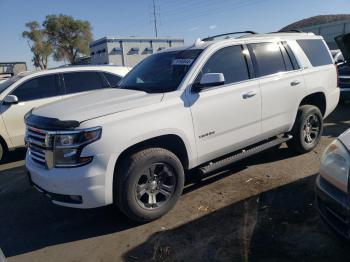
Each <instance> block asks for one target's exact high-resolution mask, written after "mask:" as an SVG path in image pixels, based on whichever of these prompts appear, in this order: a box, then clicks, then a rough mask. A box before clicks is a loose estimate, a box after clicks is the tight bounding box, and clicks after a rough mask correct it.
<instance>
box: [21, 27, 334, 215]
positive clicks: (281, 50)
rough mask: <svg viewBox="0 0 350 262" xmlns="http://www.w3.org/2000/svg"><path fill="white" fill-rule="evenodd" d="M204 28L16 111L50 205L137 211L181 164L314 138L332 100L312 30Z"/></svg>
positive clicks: (325, 53) (148, 211) (328, 66)
mask: <svg viewBox="0 0 350 262" xmlns="http://www.w3.org/2000/svg"><path fill="white" fill-rule="evenodd" d="M216 39H217V38H215V37H214V38H209V39H204V41H201V40H197V41H196V42H195V44H194V45H192V46H187V47H179V48H173V49H167V50H165V51H161V52H159V53H157V54H154V55H152V56H149V57H148V58H146V59H145V60H143V61H142V62H141V63H140V64H138V65H137V66H136V67H135V68H134V69H133V70H131V71H130V72H129V74H128V75H127V76H126V77H125V78H124V79H123V80H122V81H121V82H120V83H119V89H108V90H101V91H96V92H91V93H89V94H87V95H83V96H79V97H73V98H69V99H65V100H63V101H60V102H56V103H52V104H50V105H46V106H43V107H40V108H36V109H34V110H33V111H32V112H30V113H29V114H28V115H27V116H26V119H25V121H26V124H27V135H26V141H27V144H28V147H29V150H28V152H27V156H26V166H27V168H28V170H29V176H30V180H31V182H32V184H33V185H34V186H35V187H36V188H37V189H38V190H40V191H42V192H44V193H45V194H46V195H49V196H50V197H51V198H52V201H53V202H54V203H56V204H59V205H64V206H69V207H77V208H93V207H99V206H104V205H108V204H112V203H114V204H115V205H116V206H118V207H119V208H120V209H121V210H122V211H123V212H124V213H125V214H126V215H128V216H129V217H130V218H132V219H134V220H137V221H150V220H153V219H156V218H158V217H160V216H161V215H163V214H165V213H166V212H168V211H169V210H170V209H171V208H172V207H173V206H174V204H175V203H176V201H177V200H178V198H179V196H180V195H181V193H182V190H183V187H184V174H185V172H186V171H187V170H190V169H194V168H198V170H200V171H201V172H202V173H207V172H211V171H213V170H217V169H220V168H222V167H223V166H225V165H227V164H231V163H233V162H235V161H238V160H240V159H242V158H244V157H247V156H250V155H252V154H255V153H258V152H261V151H262V150H264V149H267V148H269V147H274V146H277V145H279V144H281V143H283V142H287V143H288V146H289V147H290V148H291V149H293V150H296V151H298V152H300V153H304V152H308V151H310V150H312V149H313V148H315V147H316V145H317V144H318V142H319V140H320V137H321V133H322V129H323V119H324V118H325V117H327V116H328V115H329V114H330V113H331V112H332V111H333V110H334V108H335V107H336V105H337V103H338V100H339V88H338V87H337V73H336V67H335V65H334V63H333V60H332V57H331V53H330V51H329V49H328V48H327V46H326V44H325V42H324V40H323V39H322V37H320V36H315V35H314V34H308V33H272V34H263V35H258V34H256V35H250V36H243V37H240V38H236V39H233V38H230V39H223V40H222V39H221V40H220V39H219V40H216Z"/></svg>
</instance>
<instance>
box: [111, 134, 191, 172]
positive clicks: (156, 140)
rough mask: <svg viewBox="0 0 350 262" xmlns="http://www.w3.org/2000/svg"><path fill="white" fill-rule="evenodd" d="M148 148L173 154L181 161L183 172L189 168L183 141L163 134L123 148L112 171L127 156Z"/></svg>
mask: <svg viewBox="0 0 350 262" xmlns="http://www.w3.org/2000/svg"><path fill="white" fill-rule="evenodd" d="M149 147H161V148H164V149H167V150H169V151H171V152H172V153H174V154H175V155H176V156H177V157H178V158H179V159H180V161H181V163H182V165H183V167H184V169H185V170H187V169H188V167H189V153H188V150H187V147H186V144H185V142H184V141H183V139H182V138H181V137H180V136H179V135H176V134H165V135H160V136H156V137H151V138H148V139H145V140H142V141H139V142H137V143H136V144H133V145H131V146H129V147H127V148H125V149H124V150H123V151H122V152H121V153H120V154H119V156H118V158H117V160H116V162H115V167H114V169H115V170H116V168H117V167H118V166H119V164H120V162H121V161H123V160H124V159H125V158H126V157H127V156H128V155H130V154H132V153H135V152H137V151H139V150H142V149H145V148H149Z"/></svg>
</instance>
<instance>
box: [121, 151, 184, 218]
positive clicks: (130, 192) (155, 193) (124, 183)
mask: <svg viewBox="0 0 350 262" xmlns="http://www.w3.org/2000/svg"><path fill="white" fill-rule="evenodd" d="M115 181H116V184H115V190H117V192H116V191H115V192H114V196H115V202H117V205H118V207H119V208H120V209H121V211H122V212H123V213H125V214H126V215H127V216H128V217H130V218H131V219H133V220H135V221H139V222H147V221H152V220H155V219H157V218H159V217H161V216H162V215H164V214H166V213H167V212H168V211H169V210H170V209H171V208H172V207H173V206H174V205H175V203H176V202H177V200H178V198H179V197H180V195H181V194H182V190H183V187H184V170H183V166H182V164H181V162H180V160H179V159H178V157H177V156H176V155H175V154H173V153H172V152H170V151H168V150H166V149H163V148H148V149H144V150H141V151H139V152H137V153H134V154H133V155H131V156H130V157H129V158H127V159H125V160H124V161H123V163H122V166H121V168H120V169H118V171H117V173H116V179H115Z"/></svg>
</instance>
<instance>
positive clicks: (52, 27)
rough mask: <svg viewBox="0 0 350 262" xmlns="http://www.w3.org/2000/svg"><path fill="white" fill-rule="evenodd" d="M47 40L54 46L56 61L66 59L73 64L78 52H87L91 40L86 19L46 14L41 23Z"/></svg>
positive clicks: (85, 53) (84, 53) (89, 27)
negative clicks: (47, 37)
mask: <svg viewBox="0 0 350 262" xmlns="http://www.w3.org/2000/svg"><path fill="white" fill-rule="evenodd" d="M43 26H44V27H45V29H46V31H47V34H48V36H49V40H50V42H51V44H52V46H53V48H54V51H53V54H54V58H55V59H56V60H57V61H60V60H64V59H67V60H68V61H69V62H70V63H71V64H75V61H76V59H77V57H78V56H79V55H80V54H83V55H87V54H88V53H89V43H90V42H91V40H92V33H91V26H90V23H89V22H88V21H83V20H78V19H77V20H75V19H74V18H73V17H72V16H67V15H62V14H60V15H58V16H57V15H48V16H46V19H45V22H44V23H43Z"/></svg>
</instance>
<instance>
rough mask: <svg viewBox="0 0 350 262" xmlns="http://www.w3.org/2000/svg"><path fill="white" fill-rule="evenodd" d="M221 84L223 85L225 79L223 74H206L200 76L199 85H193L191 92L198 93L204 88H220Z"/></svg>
mask: <svg viewBox="0 0 350 262" xmlns="http://www.w3.org/2000/svg"><path fill="white" fill-rule="evenodd" d="M223 84H225V77H224V74H223V73H206V74H204V75H202V78H201V81H200V82H199V83H194V84H193V85H192V91H193V92H196V93H198V92H200V91H202V90H204V89H206V88H209V87H213V86H220V85H223Z"/></svg>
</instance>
